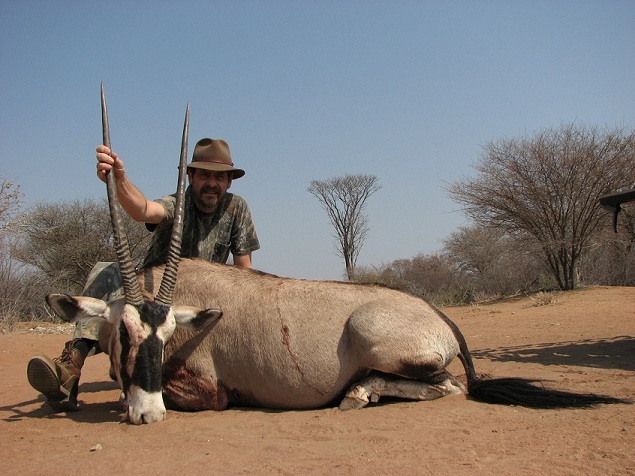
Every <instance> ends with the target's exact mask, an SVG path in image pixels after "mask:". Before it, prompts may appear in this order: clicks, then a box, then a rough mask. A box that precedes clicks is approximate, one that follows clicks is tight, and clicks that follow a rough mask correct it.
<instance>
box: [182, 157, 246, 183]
mask: <svg viewBox="0 0 635 476" xmlns="http://www.w3.org/2000/svg"><path fill="white" fill-rule="evenodd" d="M187 167H188V168H189V169H204V170H211V171H212V172H232V178H234V179H238V178H240V177H242V176H243V175H245V171H244V170H243V169H237V168H236V167H232V166H231V165H224V164H216V163H214V162H203V161H200V162H199V161H196V162H192V163H189V164H187Z"/></svg>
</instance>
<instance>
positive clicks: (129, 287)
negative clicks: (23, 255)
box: [101, 83, 143, 306]
mask: <svg viewBox="0 0 635 476" xmlns="http://www.w3.org/2000/svg"><path fill="white" fill-rule="evenodd" d="M101 125H102V131H103V137H104V145H105V146H106V147H108V148H109V149H110V148H111V147H110V126H109V125H108V109H107V108H106V95H105V93H104V83H101ZM111 172H112V171H109V172H107V173H106V191H107V192H108V206H109V208H110V219H111V221H112V230H113V234H114V238H115V251H116V253H117V261H119V270H120V272H121V278H122V280H123V289H124V292H125V294H126V303H128V304H132V305H137V306H138V305H140V304H142V303H143V297H142V296H141V288H140V287H139V281H138V280H137V276H136V274H135V270H134V267H133V266H132V258H131V256H130V247H129V246H128V239H127V238H126V234H125V233H124V232H123V220H122V214H121V208H120V206H119V201H118V200H117V185H116V183H115V174H114V173H111Z"/></svg>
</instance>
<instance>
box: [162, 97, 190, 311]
mask: <svg viewBox="0 0 635 476" xmlns="http://www.w3.org/2000/svg"><path fill="white" fill-rule="evenodd" d="M189 128H190V105H189V103H188V104H187V105H186V107H185V122H184V123H183V138H182V139H181V160H180V162H179V181H178V184H177V189H176V205H175V208H174V223H173V225H172V236H171V238H170V245H169V246H168V254H167V258H166V265H165V271H163V278H162V279H161V287H160V288H159V293H158V294H157V297H156V298H155V299H154V300H155V301H157V302H159V303H161V304H165V305H167V306H170V305H172V293H173V292H174V286H175V285H176V273H177V271H178V268H179V262H180V261H181V241H182V238H183V213H184V208H185V177H186V175H187V136H188V133H189Z"/></svg>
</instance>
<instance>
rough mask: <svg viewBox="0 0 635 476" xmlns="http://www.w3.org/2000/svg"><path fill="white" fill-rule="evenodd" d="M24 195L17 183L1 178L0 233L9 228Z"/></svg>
mask: <svg viewBox="0 0 635 476" xmlns="http://www.w3.org/2000/svg"><path fill="white" fill-rule="evenodd" d="M21 199H22V193H21V192H20V186H19V185H17V184H16V183H15V182H12V181H11V180H8V179H6V178H5V177H0V231H3V230H5V229H7V228H8V226H9V222H10V221H11V218H12V217H13V214H14V213H15V212H17V210H18V208H19V207H20V201H21Z"/></svg>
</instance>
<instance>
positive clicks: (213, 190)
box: [188, 169, 232, 214]
mask: <svg viewBox="0 0 635 476" xmlns="http://www.w3.org/2000/svg"><path fill="white" fill-rule="evenodd" d="M188 177H189V179H190V184H191V185H192V197H193V198H194V204H195V205H196V206H197V208H198V209H199V210H200V211H202V212H203V213H206V214H210V213H213V212H214V211H215V210H216V207H217V206H218V204H219V203H220V201H221V200H222V199H223V197H224V196H225V193H226V192H227V190H228V189H229V187H230V186H231V184H232V180H231V178H230V176H229V172H214V171H211V170H205V169H189V170H188Z"/></svg>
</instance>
